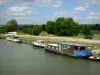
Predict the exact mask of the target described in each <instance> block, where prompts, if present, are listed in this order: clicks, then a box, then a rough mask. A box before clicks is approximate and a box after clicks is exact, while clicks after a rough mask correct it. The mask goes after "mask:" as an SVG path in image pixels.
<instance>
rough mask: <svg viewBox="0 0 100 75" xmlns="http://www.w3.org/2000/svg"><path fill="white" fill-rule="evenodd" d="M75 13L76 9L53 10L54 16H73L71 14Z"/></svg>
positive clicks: (74, 14)
mask: <svg viewBox="0 0 100 75" xmlns="http://www.w3.org/2000/svg"><path fill="white" fill-rule="evenodd" d="M77 14H78V12H77V11H67V10H64V11H59V12H55V13H54V16H55V17H73V16H76V15H77Z"/></svg>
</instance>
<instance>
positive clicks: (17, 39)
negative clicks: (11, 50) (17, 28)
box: [6, 37, 22, 43]
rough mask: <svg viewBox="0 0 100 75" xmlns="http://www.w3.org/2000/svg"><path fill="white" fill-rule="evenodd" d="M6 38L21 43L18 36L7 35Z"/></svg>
mask: <svg viewBox="0 0 100 75" xmlns="http://www.w3.org/2000/svg"><path fill="white" fill-rule="evenodd" d="M6 40H7V41H9V42H16V43H22V40H20V39H19V37H7V38H6Z"/></svg>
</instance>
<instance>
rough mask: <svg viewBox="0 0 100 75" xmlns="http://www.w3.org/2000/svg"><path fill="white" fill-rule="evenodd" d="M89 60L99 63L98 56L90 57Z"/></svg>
mask: <svg viewBox="0 0 100 75" xmlns="http://www.w3.org/2000/svg"><path fill="white" fill-rule="evenodd" d="M89 59H90V60H94V61H100V57H98V56H90V57H89Z"/></svg>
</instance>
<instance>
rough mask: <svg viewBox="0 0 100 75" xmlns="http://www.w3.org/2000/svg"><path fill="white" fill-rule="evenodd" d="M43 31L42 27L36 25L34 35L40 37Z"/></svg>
mask: <svg viewBox="0 0 100 75" xmlns="http://www.w3.org/2000/svg"><path fill="white" fill-rule="evenodd" d="M41 31H42V26H41V25H34V26H33V34H34V35H39V34H40V32H41Z"/></svg>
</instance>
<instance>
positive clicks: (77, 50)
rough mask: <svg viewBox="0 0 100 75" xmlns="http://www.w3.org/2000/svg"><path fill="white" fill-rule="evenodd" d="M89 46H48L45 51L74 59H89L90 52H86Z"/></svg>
mask: <svg viewBox="0 0 100 75" xmlns="http://www.w3.org/2000/svg"><path fill="white" fill-rule="evenodd" d="M89 47H90V45H85V44H76V43H58V44H48V45H47V46H46V47H45V51H49V52H53V53H57V54H61V55H65V56H70V57H74V58H89V57H90V56H91V55H92V52H91V51H90V50H88V48H89Z"/></svg>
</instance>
